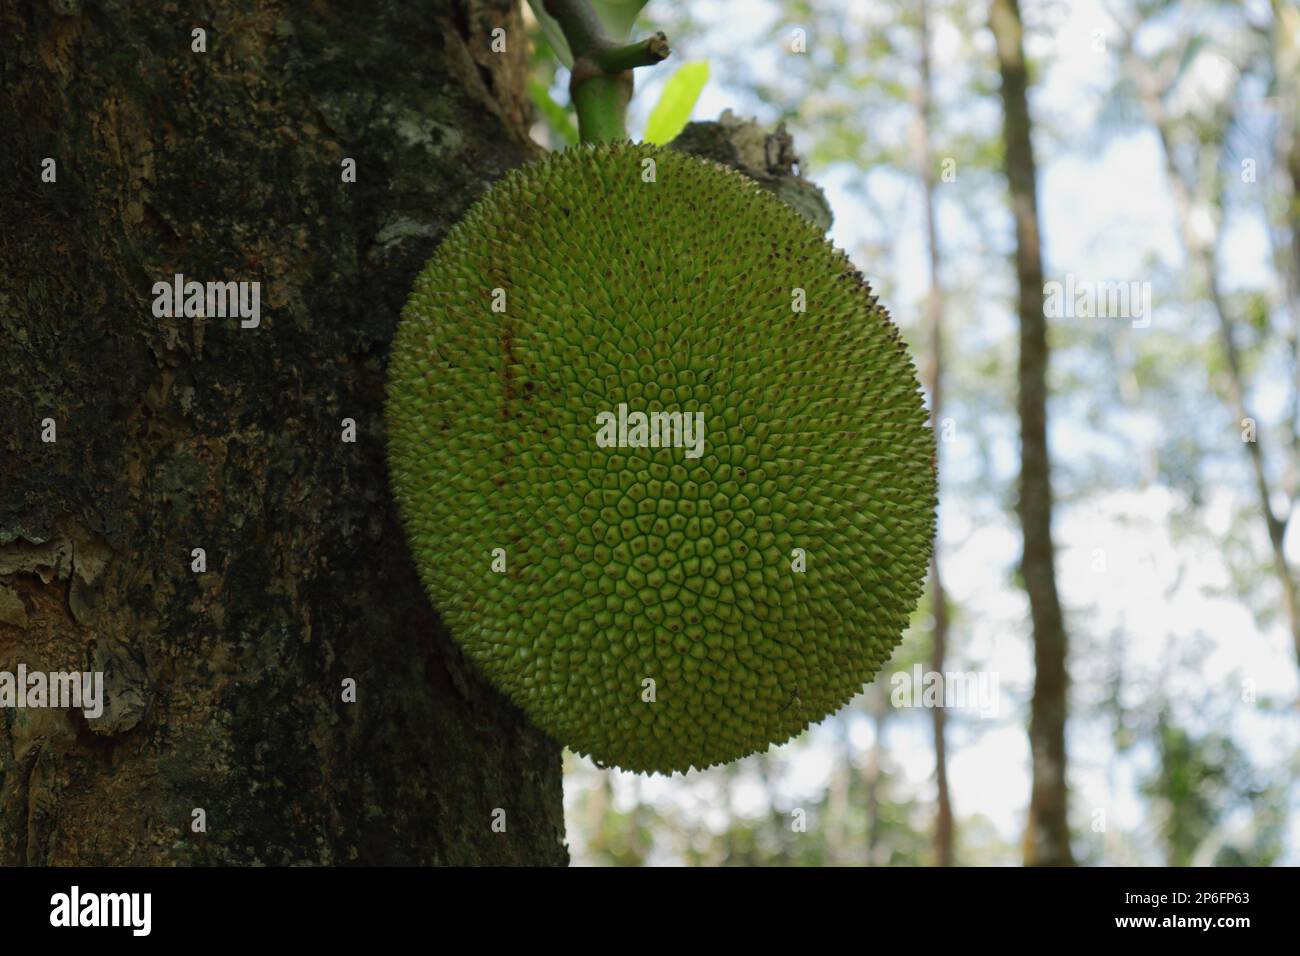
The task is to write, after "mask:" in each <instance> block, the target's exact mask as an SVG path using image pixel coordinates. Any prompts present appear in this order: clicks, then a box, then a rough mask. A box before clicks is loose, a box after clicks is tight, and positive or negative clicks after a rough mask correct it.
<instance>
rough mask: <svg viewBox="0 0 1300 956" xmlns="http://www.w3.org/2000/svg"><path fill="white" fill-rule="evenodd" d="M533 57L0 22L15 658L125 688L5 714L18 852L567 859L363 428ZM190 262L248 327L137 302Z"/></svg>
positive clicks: (478, 20) (439, 7)
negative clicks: (250, 310)
mask: <svg viewBox="0 0 1300 956" xmlns="http://www.w3.org/2000/svg"><path fill="white" fill-rule="evenodd" d="M498 27H500V28H503V29H504V30H505V34H504V38H505V42H506V48H507V49H506V52H497V53H494V52H492V50H491V43H492V31H493V30H494V29H495V28H498ZM196 28H202V29H203V30H205V31H206V52H195V51H194V50H193V48H192V47H193V42H194V41H193V34H192V31H193V30H194V29H196ZM525 54H526V50H525V42H524V37H523V33H522V27H521V24H520V21H519V18H518V12H517V10H516V9H515V5H514V4H513V3H512V2H510V0H430V2H428V3H420V4H410V3H393V2H384V3H367V2H360V0H357V2H347V3H333V2H326V3H297V2H290V3H277V4H271V3H268V2H263V0H246V2H230V3H217V2H211V0H206V2H195V3H187V4H178V3H166V2H164V3H159V4H129V3H124V2H109V0H104V2H98V3H91V2H87V3H79V2H76V0H56V2H48V0H47V2H17V3H11V4H6V5H5V6H4V7H3V9H2V10H0V90H3V92H2V93H0V143H3V144H4V153H5V156H6V159H8V160H10V163H7V164H6V166H7V168H6V170H5V175H4V176H3V177H0V340H2V341H3V343H4V344H3V348H0V449H2V453H0V670H8V671H14V670H16V668H17V666H18V665H19V664H20V663H23V664H26V665H27V667H28V668H30V669H42V670H70V669H85V670H102V671H104V672H105V674H106V678H105V680H106V685H107V693H106V697H107V704H106V709H105V712H104V714H103V716H102V717H100V718H99V719H97V720H87V719H86V717H85V716H84V715H83V713H82V712H80V711H76V710H70V709H55V710H43V711H42V710H33V709H28V710H18V709H3V710H0V863H5V864H19V863H36V864H124V863H131V864H174V863H222V864H251V863H263V864H288V863H320V864H335V863H463V864H470V863H474V864H476V863H529V864H562V863H564V862H565V860H566V851H565V848H564V845H563V815H562V814H563V811H562V805H561V775H560V749H559V747H558V746H557V745H556V744H554V743H552V742H551V741H549V740H548V739H546V738H545V737H544V736H543V735H542V734H541V733H539V732H538V731H537V730H535V729H533V728H532V727H531V726H530V725H529V724H528V723H527V722H526V720H525V719H524V718H523V717H522V716H521V714H520V713H519V712H518V711H517V710H515V709H514V708H513V707H512V706H510V705H509V704H508V703H507V702H506V701H505V700H504V699H502V698H501V697H500V696H499V695H497V694H496V693H495V692H493V691H492V690H491V689H490V688H489V687H488V686H487V685H486V684H484V682H483V681H482V679H481V678H480V677H479V676H477V674H476V673H475V672H474V671H473V670H472V669H471V668H470V667H469V666H467V664H466V662H465V661H464V660H463V659H462V657H461V656H460V654H459V653H458V652H457V650H456V648H455V646H454V645H453V644H452V643H451V641H450V640H449V638H448V636H447V633H446V631H445V630H444V629H443V628H442V626H441V624H440V623H439V621H438V619H437V617H436V615H435V613H434V612H433V610H432V609H431V608H430V606H429V604H428V601H427V599H426V598H425V596H424V594H423V593H422V591H421V589H420V586H419V584H418V582H417V579H416V574H415V571H414V568H413V567H412V564H411V559H410V556H409V555H408V553H407V549H406V545H405V541H404V537H403V534H402V531H401V528H400V526H399V523H398V520H397V516H396V513H395V510H394V506H393V503H392V500H391V496H390V494H389V491H388V487H387V480H386V468H385V462H384V435H383V423H382V415H381V411H382V402H383V387H384V368H385V363H386V359H387V352H388V346H389V342H390V339H391V337H392V334H393V330H394V327H395V324H396V322H397V318H398V313H399V311H400V308H401V306H402V303H403V301H404V298H405V296H406V293H407V291H408V289H409V288H410V285H411V281H412V279H413V277H414V275H415V273H416V271H417V270H418V269H419V267H420V266H421V265H422V264H423V262H424V261H425V259H426V258H427V257H428V256H429V255H430V253H431V252H432V250H433V249H434V247H435V246H436V244H437V243H438V241H439V240H440V238H441V237H442V236H443V235H444V234H445V232H446V230H447V229H448V228H449V227H450V226H451V225H452V224H453V223H454V222H455V221H456V220H457V219H458V218H459V217H460V216H461V215H462V214H463V212H464V210H465V208H466V207H467V206H468V204H469V203H470V202H471V201H472V200H473V199H474V198H475V196H476V195H478V194H479V193H480V192H481V191H482V190H483V189H484V188H485V187H486V186H487V184H488V183H489V182H490V181H491V180H492V179H494V178H496V177H498V176H500V175H501V174H502V173H504V172H505V171H506V170H507V169H509V168H510V167H512V166H514V165H517V164H518V163H520V162H522V161H524V160H525V159H526V158H527V157H528V155H529V153H530V149H531V147H530V146H529V145H528V143H527V140H526V137H525V135H524V123H525V118H526V114H527V107H526V105H525V100H524V97H523V94H522V90H523V79H524V76H523V73H524V65H525ZM46 157H50V158H52V159H54V160H55V163H56V164H57V165H56V172H57V180H56V181H55V182H53V183H47V182H42V181H41V173H42V160H43V159H44V158H46ZM345 158H353V159H355V161H356V182H355V183H347V182H344V181H343V177H342V175H341V174H342V171H343V167H342V165H341V164H342V161H343V160H344V159H345ZM176 273H182V274H184V275H185V276H186V277H187V278H192V279H196V280H199V281H202V282H207V281H237V280H245V281H259V282H260V283H261V289H262V315H261V324H260V326H259V327H257V328H242V327H241V324H240V321H239V319H238V318H216V317H209V318H206V319H205V318H201V317H194V318H174V319H173V318H156V317H155V316H154V314H153V309H152V291H151V289H152V286H153V283H155V282H157V281H170V280H171V278H172V276H173V275H174V274H176ZM46 418H49V419H53V421H54V423H55V427H56V429H57V432H56V435H57V441H56V442H54V443H48V442H44V441H42V421H43V420H44V419H46ZM346 418H351V419H354V420H355V422H356V442H355V443H347V442H344V441H343V440H342V437H343V425H342V421H343V419H346ZM195 548H202V549H204V551H205V552H206V562H207V570H206V571H205V572H203V573H198V572H195V571H193V570H192V569H191V562H192V552H193V549H195ZM349 678H350V679H352V680H355V682H356V688H357V689H356V702H355V703H345V702H344V700H343V687H344V681H345V680H346V679H349ZM200 808H201V809H202V810H203V811H204V815H205V819H206V832H195V828H194V826H193V825H192V824H193V820H194V819H195V817H194V811H195V810H196V809H200ZM498 809H499V810H502V811H504V823H505V830H504V832H498V831H499V829H500V828H499V826H498V827H497V828H494V827H493V821H494V811H496V810H498ZM495 819H496V820H497V821H500V820H502V816H501V815H500V814H496V815H495Z"/></svg>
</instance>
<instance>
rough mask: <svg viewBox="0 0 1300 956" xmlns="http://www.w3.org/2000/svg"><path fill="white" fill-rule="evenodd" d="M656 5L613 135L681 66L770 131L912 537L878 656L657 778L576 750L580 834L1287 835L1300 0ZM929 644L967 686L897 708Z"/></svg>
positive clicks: (752, 840)
mask: <svg viewBox="0 0 1300 956" xmlns="http://www.w3.org/2000/svg"><path fill="white" fill-rule="evenodd" d="M529 22H530V23H531V24H532V29H533V40H534V43H535V55H534V67H533V70H534V74H533V96H534V99H535V100H536V101H537V103H538V105H539V107H541V108H540V109H539V111H538V115H539V120H538V123H537V125H536V127H535V129H534V136H535V137H536V138H537V139H538V140H539V141H540V142H542V143H543V144H545V145H547V146H549V147H552V148H558V147H561V146H563V145H564V144H565V142H566V140H567V138H568V137H570V136H571V135H572V129H571V124H572V115H571V111H570V110H569V109H568V93H567V84H568V74H567V71H565V70H564V69H562V68H557V66H556V65H555V62H554V59H553V57H551V56H550V53H549V50H548V48H547V47H546V45H545V40H544V39H543V37H542V34H541V32H540V31H539V30H537V29H536V23H535V20H531V19H530V21H529ZM1022 26H1023V30H1022V29H1021V27H1022ZM655 29H661V30H663V31H664V32H665V33H666V34H667V35H668V37H669V39H670V41H671V43H672V46H673V51H674V52H673V56H672V58H671V59H669V60H668V61H667V62H665V63H663V64H661V65H660V66H658V67H655V68H654V69H646V70H639V71H637V84H638V88H637V94H636V96H635V98H634V99H633V104H632V109H631V114H630V121H631V130H632V134H633V136H634V137H635V138H641V136H642V135H643V130H645V128H646V123H647V122H648V120H649V117H650V113H651V110H652V109H653V108H654V106H655V105H656V103H657V102H659V100H660V97H661V95H663V91H664V88H665V86H666V85H667V84H674V80H673V77H674V76H675V75H677V74H678V71H682V72H681V74H680V76H679V78H678V80H677V81H676V82H675V85H672V86H669V91H670V94H672V95H679V96H680V95H682V90H683V89H686V91H687V93H686V95H687V96H688V97H689V94H690V92H691V90H690V87H691V86H692V83H691V80H694V82H695V83H696V84H698V81H699V80H700V79H702V78H703V77H704V76H705V67H704V66H702V65H701V64H707V81H706V82H705V83H704V86H703V90H702V92H701V93H700V95H699V99H698V101H696V102H695V105H694V114H693V115H694V118H695V119H716V118H717V117H718V116H719V114H721V113H722V111H723V110H726V109H730V110H732V111H733V112H734V113H736V114H737V115H739V116H742V117H755V118H757V119H758V120H759V121H760V122H761V123H762V124H764V126H765V127H767V128H771V127H772V126H774V125H775V124H776V123H778V122H784V123H785V124H786V126H787V128H788V129H789V131H790V132H791V133H792V134H793V136H794V141H795V147H796V149H797V150H798V151H799V153H800V154H801V156H802V158H803V160H804V162H803V169H802V171H803V172H804V174H805V175H807V176H808V177H809V178H811V179H812V180H814V181H815V182H817V183H818V184H819V185H821V186H822V187H823V188H824V189H825V190H826V192H827V194H828V197H829V198H830V201H831V205H832V207H833V209H834V211H835V217H836V221H835V225H834V227H833V228H832V230H831V234H830V235H831V238H832V239H833V240H834V241H835V242H836V244H837V245H839V246H841V247H842V248H844V249H846V250H847V251H848V252H849V253H850V255H851V256H852V258H853V259H854V261H855V263H856V264H857V266H858V267H859V268H860V269H861V270H862V271H863V272H864V273H865V275H866V276H867V277H868V279H869V280H870V282H871V283H872V285H873V287H874V288H875V290H876V291H877V292H878V293H879V294H880V295H881V297H882V299H883V301H884V302H885V303H886V304H887V305H888V306H889V307H890V309H891V311H892V313H893V315H894V319H895V321H896V322H897V323H898V324H899V326H900V327H901V329H902V331H903V334H904V335H905V336H906V337H907V339H908V342H909V344H910V346H911V349H912V353H913V355H914V356H915V357H916V360H917V363H918V368H919V370H920V371H921V373H922V376H923V378H924V380H925V382H926V386H927V392H928V394H929V396H930V400H931V408H932V410H934V411H936V412H937V414H936V428H937V430H938V431H939V434H940V437H941V442H940V445H939V450H940V476H941V479H940V480H941V489H942V490H941V501H942V506H941V509H940V534H939V543H938V553H937V557H936V562H935V567H934V569H932V575H931V581H930V593H929V595H928V596H927V597H926V598H925V599H924V600H923V602H922V604H921V606H920V608H919V609H918V611H917V614H916V616H915V619H914V621H913V625H912V628H911V629H910V631H909V632H908V634H907V635H906V637H905V640H904V642H903V644H902V645H901V646H900V647H899V649H898V650H897V652H896V653H895V655H894V657H893V659H892V661H891V662H890V663H889V665H887V667H886V668H885V670H884V671H883V672H882V673H881V674H880V676H879V677H878V678H877V679H876V682H875V683H874V684H873V685H872V686H870V687H869V688H868V689H867V690H866V692H865V693H863V694H862V695H860V696H859V697H858V698H857V699H856V700H855V701H854V702H853V703H852V704H850V705H849V706H848V707H847V708H845V709H844V710H843V711H842V712H840V713H839V714H838V715H836V716H834V717H832V718H830V719H828V720H827V721H825V722H824V723H823V724H821V725H820V726H817V727H815V728H813V729H812V730H810V731H809V732H808V733H806V734H804V735H803V736H802V737H800V738H799V739H797V740H795V741H793V742H792V743H790V744H788V745H786V746H784V747H780V748H774V749H773V750H772V751H771V752H769V753H767V754H764V755H758V756H755V757H751V758H749V759H746V760H743V761H740V762H738V763H736V764H733V765H729V766H726V767H721V768H715V769H712V770H709V771H705V772H695V773H691V774H690V775H689V776H686V777H683V776H681V775H678V776H675V777H673V778H664V777H661V776H656V777H638V776H635V775H630V774H624V773H620V772H618V771H612V770H610V771H607V770H602V769H598V768H596V767H595V766H593V765H592V764H591V763H590V762H589V761H585V760H579V759H577V758H575V757H573V756H572V755H567V756H566V779H565V803H566V818H567V828H568V839H569V843H570V848H571V851H572V854H573V860H574V862H575V863H578V864H584V863H585V864H598V865H601V864H641V863H656V864H727V863H729V864H759V863H762V864H790V865H813V864H867V865H890V864H913V865H929V864H939V863H942V864H947V863H953V864H957V865H972V864H980V865H1017V864H1020V863H1022V862H1029V863H1067V864H1068V863H1079V864H1088V865H1120V864H1139V865H1142V864H1171V865H1223V864H1250V865H1272V864H1291V865H1296V864H1300V812H1298V811H1300V806H1298V805H1297V792H1296V786H1295V779H1296V777H1297V770H1298V769H1300V720H1298V719H1297V717H1298V714H1297V698H1298V697H1300V679H1298V678H1300V599H1298V598H1297V589H1298V583H1297V581H1298V578H1300V521H1288V519H1289V518H1290V517H1291V516H1292V514H1293V512H1294V511H1295V503H1296V499H1297V496H1298V492H1300V7H1298V6H1297V4H1296V2H1295V0H1222V2H1219V0H1179V2H1163V0H1139V2H1134V0H1112V2H1106V0H1074V2H1067V0H1021V2H1020V3H1019V4H1017V3H1016V2H1015V0H978V2H974V3H971V2H967V0H870V2H867V0H692V2H691V3H687V4H673V3H668V2H665V0H655V2H652V3H651V4H650V5H649V7H648V8H647V9H646V10H645V11H644V13H643V14H642V16H641V18H640V20H639V21H638V31H641V32H644V31H648V30H655ZM688 105H689V104H688ZM1026 105H1027V109H1026ZM660 119H662V117H660ZM1031 144H1032V148H1031ZM1052 283H1060V286H1059V287H1057V288H1059V289H1063V290H1064V296H1065V299H1064V303H1065V304H1064V305H1062V304H1061V300H1060V299H1058V300H1057V301H1056V302H1055V304H1053V302H1052V296H1051V295H1050V294H1049V295H1048V296H1047V301H1046V302H1045V301H1044V299H1045V295H1044V288H1045V287H1046V288H1047V289H1048V290H1049V292H1050V290H1051V288H1052V286H1051V284H1052ZM1117 284H1118V285H1122V286H1123V287H1124V288H1125V289H1131V290H1133V291H1134V293H1135V296H1134V298H1132V299H1131V300H1130V301H1129V302H1128V303H1127V306H1124V307H1122V308H1119V309H1117V308H1116V304H1117V300H1115V299H1114V298H1112V299H1110V300H1109V303H1108V302H1107V298H1106V293H1107V290H1112V291H1113V290H1114V289H1116V288H1118V285H1117ZM1131 284H1136V285H1131ZM1077 290H1091V291H1095V292H1097V293H1098V294H1099V295H1100V299H1099V300H1098V302H1097V303H1096V304H1095V306H1094V307H1093V308H1091V309H1090V308H1089V304H1088V302H1087V300H1086V299H1085V298H1076V292H1077ZM1144 295H1149V296H1150V299H1149V302H1150V308H1149V310H1147V309H1144V308H1143V305H1142V303H1143V301H1144V300H1143V296H1144ZM1108 304H1109V308H1108ZM936 403H937V404H936ZM1022 436H1023V442H1022ZM1049 487H1050V496H1048V489H1049ZM1022 555H1026V556H1032V558H1031V559H1028V560H1025V561H1024V562H1023V563H1022V560H1021V559H1022ZM940 581H941V582H942V585H941V586H940V584H939V582H940ZM930 672H937V673H950V674H954V675H964V676H965V677H966V679H967V680H968V681H969V682H970V683H968V684H967V685H965V686H967V687H969V688H974V687H976V686H978V687H979V688H981V689H983V690H984V691H986V692H988V691H990V690H991V693H990V694H987V695H986V696H985V697H983V698H980V699H972V698H971V697H969V696H968V697H967V698H966V699H964V700H961V699H957V700H954V699H949V700H948V704H949V706H915V705H916V704H919V703H923V702H924V700H923V698H922V695H921V693H920V691H921V689H922V688H921V687H916V686H914V684H915V682H914V677H915V675H916V674H918V673H919V674H923V675H924V674H928V673H930ZM906 689H914V690H915V692H916V693H915V697H916V699H911V698H909V696H908V695H905V694H903V693H902V691H903V690H906Z"/></svg>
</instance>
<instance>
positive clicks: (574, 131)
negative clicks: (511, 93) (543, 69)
mask: <svg viewBox="0 0 1300 956" xmlns="http://www.w3.org/2000/svg"><path fill="white" fill-rule="evenodd" d="M528 95H529V96H531V97H532V100H533V102H534V103H535V104H537V111H538V112H539V113H541V114H542V118H543V119H545V120H546V125H547V126H549V127H550V128H551V132H553V133H554V134H555V135H556V136H558V137H559V138H560V139H562V140H564V142H566V143H568V144H569V145H570V146H573V145H575V144H576V143H577V142H578V124H577V123H575V122H574V121H573V115H572V114H571V113H570V112H569V111H568V110H567V109H565V108H564V107H563V106H561V105H560V104H559V103H557V102H555V100H554V99H553V98H552V97H551V94H550V92H549V91H548V90H547V89H546V85H545V84H543V83H542V82H541V81H540V80H529V81H528Z"/></svg>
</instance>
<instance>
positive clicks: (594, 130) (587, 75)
mask: <svg viewBox="0 0 1300 956" xmlns="http://www.w3.org/2000/svg"><path fill="white" fill-rule="evenodd" d="M545 9H546V12H547V13H548V14H550V15H551V16H552V17H553V18H554V19H555V22H556V23H558V24H559V27H560V30H561V31H562V32H563V33H564V39H565V41H567V42H568V44H569V50H570V52H572V53H573V68H572V75H571V77H570V79H569V95H570V96H571V97H572V99H573V109H574V111H575V112H576V113H577V114H578V138H579V139H580V140H581V141H582V142H584V143H599V142H603V141H606V140H625V139H627V138H628V135H627V104H628V101H629V100H631V99H632V70H633V69H634V68H636V67H639V66H653V65H654V64H656V63H659V62H661V61H663V60H665V59H667V58H668V54H669V53H670V52H671V51H670V50H669V48H668V38H667V37H666V36H664V35H663V34H662V33H656V34H655V35H654V36H651V37H647V38H646V39H644V40H638V41H637V42H635V43H614V42H612V41H610V40H609V39H608V38H607V37H606V36H605V31H604V28H603V27H602V26H601V23H600V20H599V18H598V17H597V16H596V14H595V12H594V11H593V10H592V8H591V4H590V3H588V0H545Z"/></svg>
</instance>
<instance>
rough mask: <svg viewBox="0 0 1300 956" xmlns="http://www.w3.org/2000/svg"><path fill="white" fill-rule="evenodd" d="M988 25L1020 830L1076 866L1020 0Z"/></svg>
mask: <svg viewBox="0 0 1300 956" xmlns="http://www.w3.org/2000/svg"><path fill="white" fill-rule="evenodd" d="M989 21H990V25H991V27H992V29H993V37H994V40H995V41H996V44H997V51H998V66H999V69H1000V72H1001V74H1002V110H1003V145H1004V150H1005V163H1006V173H1007V183H1008V186H1009V187H1010V190H1011V204H1012V213H1013V215H1014V217H1015V224H1016V278H1017V282H1018V288H1019V293H1018V304H1017V312H1018V314H1019V316H1020V361H1019V369H1018V379H1019V383H1020V390H1019V398H1018V409H1019V414H1020V495H1019V500H1018V502H1017V505H1016V510H1017V512H1018V513H1019V515H1020V524H1021V527H1022V529H1023V532H1024V540H1025V548H1024V555H1023V557H1022V559H1021V566H1020V570H1021V575H1022V576H1023V577H1024V582H1025V591H1026V593H1027V594H1028V596H1029V613H1030V618H1031V620H1032V625H1033V634H1034V694H1033V701H1032V703H1031V705H1030V717H1029V746H1030V751H1031V754H1032V758H1033V790H1032V793H1031V795H1030V798H1029V825H1028V826H1027V828H1026V830H1025V863H1026V864H1027V865H1031V866H1033V865H1069V864H1072V863H1073V862H1074V857H1073V855H1072V853H1071V851H1070V829H1069V823H1068V817H1067V804H1068V799H1067V798H1068V791H1067V788H1066V754H1065V720H1066V713H1067V708H1068V703H1067V696H1068V690H1069V686H1068V684H1069V681H1068V674H1067V671H1066V665H1065V660H1066V650H1067V648H1066V635H1065V624H1064V621H1063V620H1062V615H1061V601H1060V597H1059V596H1058V595H1057V592H1056V552H1055V548H1054V547H1053V544H1052V475H1051V459H1050V457H1049V455H1048V448H1047V365H1048V358H1049V351H1048V344H1047V319H1046V316H1045V315H1044V311H1043V258H1042V247H1041V243H1040V237H1039V229H1038V188H1037V183H1036V178H1037V172H1036V167H1035V164H1034V150H1033V144H1032V142H1031V135H1030V131H1031V129H1032V126H1031V123H1030V119H1029V99H1028V93H1027V91H1028V86H1029V72H1028V69H1027V67H1026V64H1025V50H1024V43H1023V39H1022V33H1023V25H1022V23H1021V19H1020V5H1019V3H1018V0H993V4H992V7H991V8H990V14H989Z"/></svg>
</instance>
